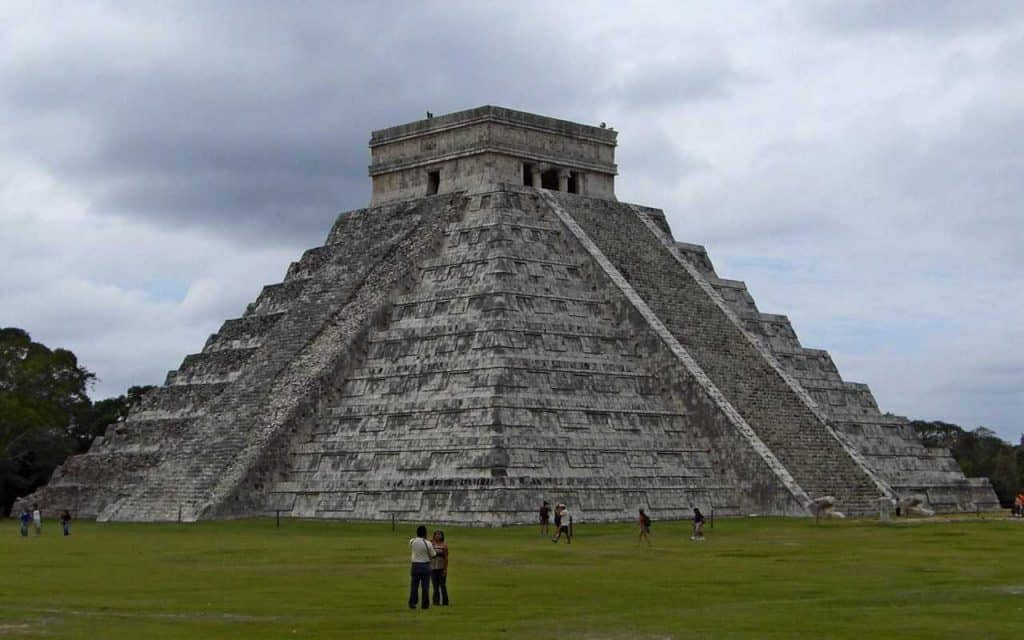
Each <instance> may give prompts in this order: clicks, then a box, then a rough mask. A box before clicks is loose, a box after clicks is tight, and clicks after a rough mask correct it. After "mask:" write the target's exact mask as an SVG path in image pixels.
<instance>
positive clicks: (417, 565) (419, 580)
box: [409, 525, 437, 609]
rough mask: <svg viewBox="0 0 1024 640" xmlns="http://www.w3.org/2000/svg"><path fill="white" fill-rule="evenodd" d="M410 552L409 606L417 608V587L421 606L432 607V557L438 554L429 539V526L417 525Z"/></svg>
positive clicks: (410, 542)
mask: <svg viewBox="0 0 1024 640" xmlns="http://www.w3.org/2000/svg"><path fill="white" fill-rule="evenodd" d="M409 553H410V555H411V556H412V558H411V559H412V568H411V570H410V573H409V575H410V577H411V580H410V583H409V608H410V609H415V608H416V589H417V586H418V587H419V590H420V607H421V608H423V609H429V608H430V559H431V558H433V557H434V556H436V555H437V552H436V551H434V545H432V544H430V541H429V540H427V528H426V527H425V526H423V525H420V526H418V527H416V537H415V538H412V539H411V540H409Z"/></svg>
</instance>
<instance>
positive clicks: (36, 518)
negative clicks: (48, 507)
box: [32, 504, 43, 536]
mask: <svg viewBox="0 0 1024 640" xmlns="http://www.w3.org/2000/svg"><path fill="white" fill-rule="evenodd" d="M32 524H33V525H35V528H36V535H37V536H41V535H43V514H42V512H40V511H39V505H38V504H34V505H32Z"/></svg>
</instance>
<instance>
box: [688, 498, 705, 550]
mask: <svg viewBox="0 0 1024 640" xmlns="http://www.w3.org/2000/svg"><path fill="white" fill-rule="evenodd" d="M690 540H695V541H697V542H704V514H702V513H701V512H700V509H698V508H697V507H694V508H693V535H692V536H690Z"/></svg>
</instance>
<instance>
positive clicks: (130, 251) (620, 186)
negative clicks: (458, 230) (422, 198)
mask: <svg viewBox="0 0 1024 640" xmlns="http://www.w3.org/2000/svg"><path fill="white" fill-rule="evenodd" d="M683 4H685V8H681V5H683ZM213 6H214V5H213V3H208V2H197V3H177V4H171V3H159V4H156V5H154V6H151V7H149V8H145V6H144V5H143V4H142V3H134V2H133V3H121V4H120V6H116V7H115V6H110V5H105V4H102V3H89V2H75V3H61V4H56V5H49V6H47V5H46V3H42V2H22V3H3V4H0V222H2V224H0V267H2V269H0V325H6V326H11V325H13V326H18V327H22V328H24V329H26V330H28V331H29V332H30V333H31V334H32V336H33V338H34V339H36V340H38V341H42V342H44V343H45V344H47V345H49V346H51V347H56V346H63V347H67V348H69V349H72V350H73V351H74V352H75V353H76V354H78V356H79V358H80V361H81V362H82V363H83V364H84V365H85V366H86V367H88V368H89V369H91V370H93V371H95V372H96V373H97V374H98V376H99V382H98V384H97V385H96V387H95V390H94V393H93V396H94V397H97V398H98V397H105V396H109V395H116V394H119V393H122V392H123V391H124V390H125V388H127V387H128V386H129V385H133V384H156V383H161V382H162V381H163V377H164V375H165V373H166V371H167V370H169V369H173V368H176V367H177V366H178V364H179V363H180V361H181V359H182V358H183V357H184V356H185V355H186V354H188V353H192V352H196V351H198V350H199V349H200V348H201V347H202V345H203V342H204V341H205V339H206V337H207V336H208V335H209V334H210V333H212V332H214V331H216V330H217V329H218V327H219V326H220V324H221V322H222V321H223V320H225V319H227V318H230V317H237V316H239V315H241V313H242V312H243V310H244V308H245V305H246V303H247V302H249V301H251V300H253V299H254V298H255V297H256V295H257V294H258V293H259V290H260V288H261V286H262V285H263V284H266V283H271V282H277V281H279V280H280V279H281V278H282V277H283V275H284V273H285V269H286V268H287V266H288V263H289V262H290V261H292V260H295V259H297V258H298V257H299V255H300V254H301V252H302V251H303V250H304V249H306V248H309V247H313V246H315V245H318V244H320V243H322V242H323V239H324V237H325V235H326V233H327V231H328V229H329V228H330V226H331V224H332V222H333V221H334V219H335V217H336V216H337V214H338V213H339V212H341V211H345V210H348V209H353V208H357V207H361V206H365V205H366V203H367V202H368V200H369V193H370V190H369V185H370V181H369V178H367V175H366V166H367V164H368V162H369V153H368V150H367V146H366V145H367V141H368V139H369V134H370V131H371V130H372V129H376V128H381V127H385V126H389V125H393V124H400V123H403V122H408V121H411V120H415V119H419V118H421V117H422V116H423V114H424V112H425V111H426V110H428V109H429V110H430V111H433V112H434V113H437V114H440V113H445V112H448V111H454V110H459V109H464V108H469V107H474V106H478V105H482V104H498V105H502V106H507V107H512V108H516V109H522V110H525V111H532V112H536V113H542V114H545V115H550V116H555V117H559V118H565V119H570V120H575V121H579V122H585V123H591V124H596V123H598V122H601V121H606V122H608V123H609V125H611V126H613V127H615V128H616V129H617V130H618V131H619V132H620V133H619V148H618V158H617V159H618V164H619V172H620V175H619V177H618V179H617V191H618V196H619V198H620V199H622V200H626V201H630V202H637V203H640V204H645V205H650V206H656V207H659V208H662V209H664V210H665V212H666V214H667V215H668V218H669V221H670V223H671V225H672V228H673V231H674V233H675V236H676V238H677V239H678V240H683V241H686V242H694V243H699V244H703V245H705V246H707V248H708V250H709V252H710V254H711V257H712V260H713V261H714V262H715V265H716V267H717V270H718V272H719V274H720V275H721V276H723V277H727V278H735V279H739V280H745V281H746V282H747V284H748V286H749V287H750V289H751V292H752V293H753V295H754V298H755V300H756V301H757V303H758V306H759V307H760V308H761V310H762V311H765V312H769V313H783V314H787V315H788V316H789V317H790V318H791V320H792V321H793V324H794V326H795V327H796V330H797V333H798V334H799V335H800V338H801V340H802V342H803V344H804V345H805V346H809V347H817V348H826V349H828V350H829V351H831V353H832V355H833V357H834V358H835V360H836V363H837V364H838V366H839V369H840V372H841V373H842V374H843V376H844V378H846V379H847V380H852V381H858V382H866V383H868V384H869V385H870V386H871V388H872V390H873V391H874V393H875V396H876V397H877V398H878V401H879V404H880V405H881V407H882V409H883V410H888V411H892V412H894V413H899V414H903V415H907V416H910V417H917V418H923V419H943V420H948V421H953V422H957V423H960V424H963V425H964V426H967V427H970V428H973V427H976V426H979V425H985V426H988V427H991V428H993V429H995V430H996V431H997V432H999V433H1000V435H1002V436H1003V437H1004V438H1007V439H1012V440H1014V441H1016V440H1017V439H1018V438H1019V437H1020V435H1021V431H1022V429H1024V419H1022V416H1024V328H1022V323H1021V321H1022V318H1024V293H1022V292H1024V275H1022V274H1024V211H1022V205H1024V4H1022V3H1020V2H1006V3H1000V2H995V1H986V2H977V3H970V2H966V1H965V2H944V1H941V0H920V1H909V0H903V1H902V2H897V3H885V2H865V3H853V2H847V1H839V2H834V3H831V2H806V3H790V2H752V3H743V4H739V3H737V4H731V3H724V2H720V1H716V2H707V3H700V2H687V3H679V2H667V3H665V4H663V5H659V4H654V3H652V4H645V3H611V2H609V3H604V4H602V3H580V4H563V3H552V2H539V3H531V2H524V1H519V2H514V3H509V2H503V3H484V2H468V3H433V4H430V3H424V2H411V1H410V2H400V3H394V4H390V5H389V4H385V3H380V2H375V3H366V4H354V3H351V4H350V3H337V2H330V3H323V4H320V5H318V4H316V3H294V4H282V3H275V2H267V3H265V4H260V3H254V2H246V3H237V5H236V4H228V3H223V4H221V5H219V7H220V8H213ZM285 7H288V8H285Z"/></svg>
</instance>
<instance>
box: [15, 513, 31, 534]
mask: <svg viewBox="0 0 1024 640" xmlns="http://www.w3.org/2000/svg"><path fill="white" fill-rule="evenodd" d="M18 521H19V522H21V537H22V538H27V537H28V523H30V522H32V514H31V513H29V510H28V509H22V510H21V515H20V516H19V517H18Z"/></svg>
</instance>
